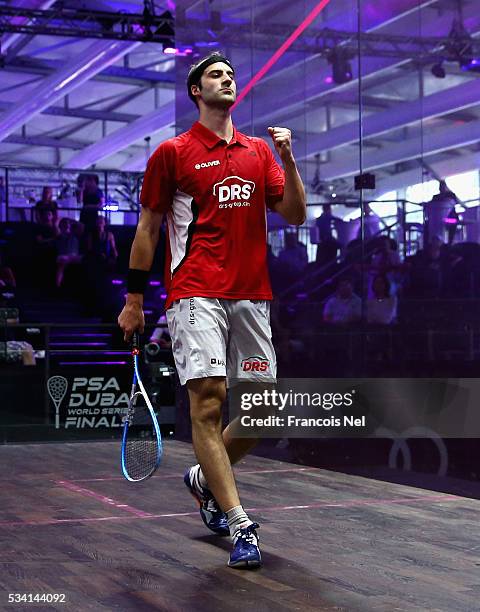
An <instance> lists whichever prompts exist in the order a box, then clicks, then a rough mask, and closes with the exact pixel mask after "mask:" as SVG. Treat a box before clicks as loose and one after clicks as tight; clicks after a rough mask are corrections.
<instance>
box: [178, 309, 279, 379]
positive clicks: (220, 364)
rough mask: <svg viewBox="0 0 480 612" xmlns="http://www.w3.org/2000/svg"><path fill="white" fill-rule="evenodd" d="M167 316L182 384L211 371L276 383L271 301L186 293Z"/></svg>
mask: <svg viewBox="0 0 480 612" xmlns="http://www.w3.org/2000/svg"><path fill="white" fill-rule="evenodd" d="M167 321H168V329H169V332H170V336H171V338H172V350H173V356H174V358H175V364H176V366H177V371H178V376H179V378H180V384H182V385H184V384H185V383H186V382H187V380H191V379H193V378H206V377H208V376H226V377H227V382H228V383H229V384H230V385H231V384H234V381H235V379H242V380H248V381H254V380H258V381H262V382H275V380H276V375H277V361H276V357H275V351H274V348H273V344H272V332H271V330H270V302H267V301H265V300H224V299H217V298H206V297H193V298H182V299H181V300H177V301H175V302H174V303H173V304H172V305H171V307H170V308H169V309H168V310H167Z"/></svg>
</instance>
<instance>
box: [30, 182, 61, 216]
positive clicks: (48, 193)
mask: <svg viewBox="0 0 480 612" xmlns="http://www.w3.org/2000/svg"><path fill="white" fill-rule="evenodd" d="M45 210H50V211H51V212H52V213H53V220H54V223H55V225H56V224H57V220H58V205H57V203H56V202H55V200H54V199H53V189H52V188H51V187H44V188H43V191H42V197H41V199H40V200H38V202H37V203H36V204H35V222H36V223H42V220H41V219H42V216H41V213H42V211H45Z"/></svg>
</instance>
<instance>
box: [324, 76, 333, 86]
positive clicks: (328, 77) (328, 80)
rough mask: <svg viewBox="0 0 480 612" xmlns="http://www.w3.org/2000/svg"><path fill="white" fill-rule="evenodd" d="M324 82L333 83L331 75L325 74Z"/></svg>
mask: <svg viewBox="0 0 480 612" xmlns="http://www.w3.org/2000/svg"><path fill="white" fill-rule="evenodd" d="M325 83H326V84H327V85H331V84H332V83H333V77H332V76H327V77H326V78H325Z"/></svg>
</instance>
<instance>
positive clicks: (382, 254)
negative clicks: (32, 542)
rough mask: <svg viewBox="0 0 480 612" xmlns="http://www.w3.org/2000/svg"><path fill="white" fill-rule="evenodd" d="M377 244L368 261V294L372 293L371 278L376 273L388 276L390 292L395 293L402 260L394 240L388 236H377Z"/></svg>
mask: <svg viewBox="0 0 480 612" xmlns="http://www.w3.org/2000/svg"><path fill="white" fill-rule="evenodd" d="M378 241H379V242H378V246H377V248H376V250H375V251H374V253H373V255H372V259H371V262H370V266H369V269H370V282H369V295H370V296H371V295H372V285H373V279H374V278H375V277H376V276H377V275H378V274H380V275H384V276H386V277H387V278H388V280H389V282H390V284H391V289H392V293H397V289H398V287H399V285H400V284H401V270H402V261H401V259H400V255H399V254H398V251H397V250H396V249H393V248H392V247H393V245H395V246H396V242H395V241H394V240H392V239H391V238H389V237H388V236H380V237H379V238H378Z"/></svg>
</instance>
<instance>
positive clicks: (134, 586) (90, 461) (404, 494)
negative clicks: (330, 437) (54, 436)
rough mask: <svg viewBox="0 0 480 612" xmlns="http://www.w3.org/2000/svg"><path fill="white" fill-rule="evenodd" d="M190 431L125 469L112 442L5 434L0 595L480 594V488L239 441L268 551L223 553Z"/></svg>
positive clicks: (337, 604) (399, 598)
mask: <svg viewBox="0 0 480 612" xmlns="http://www.w3.org/2000/svg"><path fill="white" fill-rule="evenodd" d="M193 461H194V456H193V452H192V449H191V446H190V445H188V444H185V443H181V442H176V441H167V442H166V444H165V454H164V459H163V463H162V466H161V467H160V469H159V471H158V472H157V474H156V475H155V476H154V477H153V478H152V479H150V480H149V481H146V482H145V483H141V484H132V483H129V482H127V481H126V480H124V479H123V477H122V476H121V475H120V469H119V445H118V443H116V442H115V443H113V442H95V443H77V444H37V445H19V446H9V445H7V446H2V447H0V462H1V465H2V466H3V470H2V474H3V476H2V477H1V478H0V491H1V504H0V545H1V557H0V610H4V609H5V610H32V609H33V604H28V603H24V604H12V605H9V604H8V603H7V599H8V598H7V595H8V593H32V594H35V593H65V595H66V603H65V604H56V605H54V604H42V605H39V604H37V605H35V606H34V607H35V608H36V609H42V610H75V611H76V610H79V611H83V610H95V611H96V610H98V611H101V610H122V611H123V610H166V611H173V612H175V611H179V612H184V611H188V610H208V611H209V612H210V611H212V612H214V611H217V610H218V611H222V612H223V611H227V610H228V611H230V610H232V611H237V610H238V611H239V612H243V611H246V610H251V609H252V610H257V611H263V610H265V611H269V610H275V611H276V610H278V611H283V610H285V611H290V610H301V611H310V610H312V611H313V610H332V611H333V610H345V611H369V612H370V611H385V612H387V611H388V612H391V611H394V610H402V611H404V610H405V611H410V610H412V611H413V610H415V611H418V610H422V611H423V610H425V611H427V610H428V611H432V612H433V611H449V612H451V611H453V610H455V612H459V611H469V612H471V611H473V610H480V604H479V601H480V554H479V553H480V529H479V527H478V524H479V521H478V514H479V511H480V502H479V501H476V500H471V499H467V498H463V497H456V496H453V495H448V494H443V493H436V492H431V491H426V490H422V489H416V488H413V487H407V486H401V485H396V484H390V483H385V482H378V481H374V480H369V479H366V478H361V477H358V476H350V475H346V474H340V473H334V472H329V471H326V470H320V469H315V468H305V467H301V466H296V465H293V464H288V463H281V462H278V461H273V460H269V459H265V458H261V457H249V458H247V459H245V460H244V461H242V462H241V463H240V464H239V465H238V466H236V469H235V473H236V478H237V482H238V485H239V490H240V494H241V498H242V502H243V505H244V507H245V508H247V509H249V514H250V516H252V517H253V518H254V519H255V520H258V522H259V523H260V524H261V528H260V530H259V535H260V538H261V547H262V554H263V559H264V567H263V568H261V569H260V570H257V571H247V572H245V571H238V570H232V569H229V568H228V567H226V561H227V559H228V554H229V551H230V546H231V545H230V542H229V540H228V538H219V537H218V536H215V535H213V534H210V533H209V532H208V531H207V530H206V529H205V527H204V526H203V524H202V522H201V520H200V517H199V515H198V512H197V510H196V508H195V505H194V503H193V500H192V498H191V497H190V495H189V494H188V492H187V490H186V489H185V486H184V485H183V482H182V476H183V472H184V470H185V468H186V467H187V466H189V465H190V464H191V463H192V462H193Z"/></svg>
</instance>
